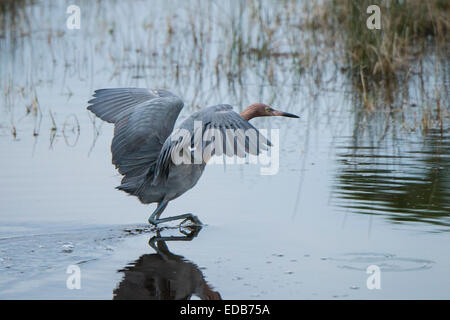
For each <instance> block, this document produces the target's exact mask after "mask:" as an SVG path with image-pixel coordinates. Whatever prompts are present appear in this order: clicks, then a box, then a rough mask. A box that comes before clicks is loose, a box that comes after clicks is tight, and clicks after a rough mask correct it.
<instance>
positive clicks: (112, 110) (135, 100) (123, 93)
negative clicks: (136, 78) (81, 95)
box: [88, 88, 159, 123]
mask: <svg viewBox="0 0 450 320" xmlns="http://www.w3.org/2000/svg"><path fill="white" fill-rule="evenodd" d="M93 96H94V98H93V99H91V100H89V101H88V103H89V104H90V106H88V110H90V111H92V112H93V113H94V114H95V115H96V116H97V117H99V118H100V119H102V120H104V121H106V122H111V123H115V122H117V121H118V120H119V119H120V118H122V117H123V116H124V115H125V113H127V112H130V111H132V109H133V107H134V106H136V105H138V104H140V103H142V102H144V101H148V100H152V99H155V98H158V96H159V95H158V90H155V91H154V92H151V91H149V90H148V89H144V88H111V89H100V90H96V91H95V92H94V95H93ZM124 112H125V113H124Z"/></svg>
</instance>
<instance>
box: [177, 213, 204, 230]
mask: <svg viewBox="0 0 450 320" xmlns="http://www.w3.org/2000/svg"><path fill="white" fill-rule="evenodd" d="M186 221H190V222H191V223H190V224H188V225H184V223H185V222H186ZM202 225H203V223H202V222H201V221H200V219H199V218H197V216H195V215H193V214H189V217H187V218H186V219H184V220H183V221H181V223H180V227H191V226H192V227H200V226H202Z"/></svg>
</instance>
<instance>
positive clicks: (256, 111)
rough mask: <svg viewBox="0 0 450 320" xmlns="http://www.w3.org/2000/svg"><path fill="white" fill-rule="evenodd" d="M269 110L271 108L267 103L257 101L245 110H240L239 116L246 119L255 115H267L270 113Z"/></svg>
mask: <svg viewBox="0 0 450 320" xmlns="http://www.w3.org/2000/svg"><path fill="white" fill-rule="evenodd" d="M271 110H272V108H271V107H270V106H268V105H267V104H264V103H261V102H257V103H254V104H251V105H249V106H248V107H247V108H245V110H244V111H242V112H241V117H242V118H244V119H245V120H247V121H248V120H250V119H253V118H256V117H267V116H271V115H272V114H271Z"/></svg>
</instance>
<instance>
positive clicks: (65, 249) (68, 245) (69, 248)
mask: <svg viewBox="0 0 450 320" xmlns="http://www.w3.org/2000/svg"><path fill="white" fill-rule="evenodd" d="M62 248H63V250H62V251H63V252H66V253H71V252H72V251H73V248H74V246H73V244H71V243H65V244H63V245H62Z"/></svg>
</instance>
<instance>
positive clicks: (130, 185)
mask: <svg viewBox="0 0 450 320" xmlns="http://www.w3.org/2000/svg"><path fill="white" fill-rule="evenodd" d="M145 176H146V175H145V174H142V175H139V176H133V177H130V176H125V177H124V178H123V179H122V181H121V185H120V186H117V187H116V189H118V190H122V191H125V192H126V193H128V194H130V195H137V193H138V190H139V189H140V187H141V186H142V185H143V183H144V181H145Z"/></svg>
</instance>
